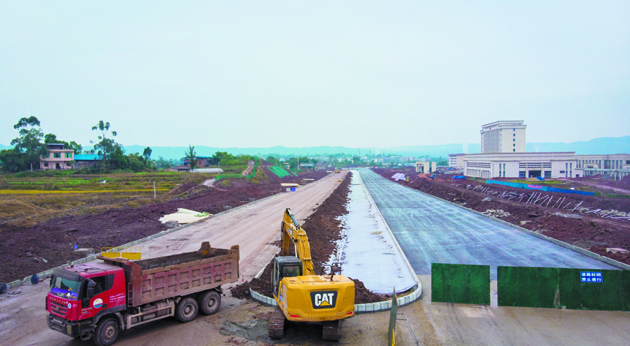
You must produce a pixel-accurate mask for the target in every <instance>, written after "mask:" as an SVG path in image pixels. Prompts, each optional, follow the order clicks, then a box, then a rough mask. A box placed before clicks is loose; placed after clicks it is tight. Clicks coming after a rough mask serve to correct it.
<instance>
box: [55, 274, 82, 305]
mask: <svg viewBox="0 0 630 346" xmlns="http://www.w3.org/2000/svg"><path fill="white" fill-rule="evenodd" d="M80 287H81V281H74V280H68V279H64V278H62V277H59V276H53V278H52V279H51V280H50V293H52V294H54V295H56V296H58V297H62V298H66V299H72V300H77V299H79V288H80Z"/></svg>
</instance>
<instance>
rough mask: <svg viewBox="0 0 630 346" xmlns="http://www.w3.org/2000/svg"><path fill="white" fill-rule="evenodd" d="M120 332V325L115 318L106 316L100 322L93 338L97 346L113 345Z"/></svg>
mask: <svg viewBox="0 0 630 346" xmlns="http://www.w3.org/2000/svg"><path fill="white" fill-rule="evenodd" d="M119 334H120V326H119V325H118V321H116V319H114V318H106V319H104V320H102V321H100V322H99V323H98V326H97V327H96V331H94V335H93V336H92V339H94V343H95V344H96V346H110V345H113V344H114V343H115V342H116V340H118V336H119Z"/></svg>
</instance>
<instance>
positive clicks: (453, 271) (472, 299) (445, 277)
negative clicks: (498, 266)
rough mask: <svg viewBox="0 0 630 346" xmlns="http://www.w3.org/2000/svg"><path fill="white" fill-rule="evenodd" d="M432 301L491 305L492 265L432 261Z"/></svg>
mask: <svg viewBox="0 0 630 346" xmlns="http://www.w3.org/2000/svg"><path fill="white" fill-rule="evenodd" d="M431 301H432V302H440V303H460V304H485V305H490V266H484V265H467V264H445V263H431Z"/></svg>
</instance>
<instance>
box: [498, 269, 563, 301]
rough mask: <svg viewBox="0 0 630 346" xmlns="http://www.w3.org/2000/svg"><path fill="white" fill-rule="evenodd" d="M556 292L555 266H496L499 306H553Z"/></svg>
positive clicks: (556, 271) (556, 273) (556, 276)
mask: <svg viewBox="0 0 630 346" xmlns="http://www.w3.org/2000/svg"><path fill="white" fill-rule="evenodd" d="M557 292H558V269H557V268H535V267H502V266H499V267H497V294H498V300H499V306H525V307H532V308H554V307H556V305H557V302H556V293H557Z"/></svg>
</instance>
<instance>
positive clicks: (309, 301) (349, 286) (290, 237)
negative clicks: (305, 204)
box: [269, 208, 354, 341]
mask: <svg viewBox="0 0 630 346" xmlns="http://www.w3.org/2000/svg"><path fill="white" fill-rule="evenodd" d="M280 232H281V233H282V251H281V253H280V256H276V257H275V258H274V259H273V272H272V274H271V283H272V285H273V297H274V298H275V300H276V303H278V308H277V309H276V311H275V312H274V313H273V315H272V317H271V319H270V320H269V336H270V337H271V338H274V339H281V338H283V337H284V335H285V331H286V327H287V321H291V322H306V323H321V324H322V325H323V332H322V338H323V339H324V340H328V341H336V340H339V337H340V332H341V321H342V320H344V319H346V318H350V317H353V316H354V282H353V281H352V280H350V279H349V278H347V277H346V276H342V275H335V274H334V268H331V274H330V275H315V270H314V269H313V262H312V260H311V249H310V246H309V244H308V237H307V236H306V232H305V231H304V230H303V229H302V227H300V225H299V224H298V223H297V221H296V220H295V217H294V216H293V214H292V213H291V209H289V208H287V210H286V211H285V212H284V217H283V219H282V224H281V226H280ZM291 242H293V245H294V247H295V254H296V256H289V246H290V244H291ZM322 274H323V273H322Z"/></svg>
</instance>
